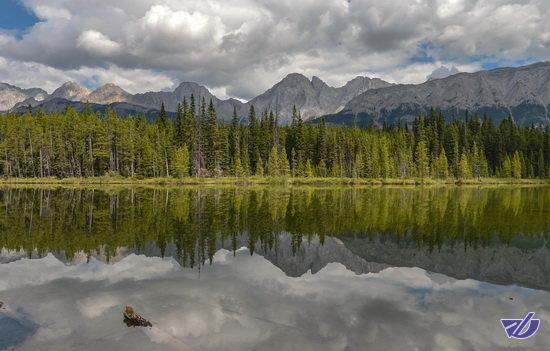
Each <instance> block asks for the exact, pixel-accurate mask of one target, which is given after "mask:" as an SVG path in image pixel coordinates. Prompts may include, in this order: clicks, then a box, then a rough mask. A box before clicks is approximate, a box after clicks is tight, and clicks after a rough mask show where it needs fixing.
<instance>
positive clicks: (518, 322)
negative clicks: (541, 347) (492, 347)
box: [500, 312, 540, 339]
mask: <svg viewBox="0 0 550 351" xmlns="http://www.w3.org/2000/svg"><path fill="white" fill-rule="evenodd" d="M534 316H535V312H529V313H527V315H526V316H525V318H523V319H501V320H500V323H502V326H503V327H504V330H505V331H506V335H508V338H514V339H527V338H530V337H532V336H533V335H535V333H536V332H537V330H538V329H539V324H540V319H533V317H534Z"/></svg>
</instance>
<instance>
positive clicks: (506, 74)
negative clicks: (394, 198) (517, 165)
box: [325, 62, 550, 126]
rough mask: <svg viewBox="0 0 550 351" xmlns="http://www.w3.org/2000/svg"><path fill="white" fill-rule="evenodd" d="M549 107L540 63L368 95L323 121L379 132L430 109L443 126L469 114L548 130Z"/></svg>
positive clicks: (547, 72) (546, 74)
mask: <svg viewBox="0 0 550 351" xmlns="http://www.w3.org/2000/svg"><path fill="white" fill-rule="evenodd" d="M549 106H550V63H549V62H542V63H537V64H533V65H529V66H524V67H518V68H499V69H494V70H490V71H481V72H476V73H459V74H455V75H452V76H449V77H446V78H442V79H433V80H430V81H427V82H425V83H422V84H418V85H412V84H411V85H403V84H400V85H394V86H391V87H386V88H380V89H373V90H368V91H366V92H364V93H362V94H360V95H358V96H356V97H355V98H353V99H351V100H350V101H349V102H348V103H347V104H346V106H345V107H344V108H343V110H342V111H341V112H339V113H336V114H332V115H327V116H326V117H325V119H326V121H327V123H331V124H343V125H352V124H353V123H357V125H360V126H370V125H373V126H381V125H383V124H384V123H396V122H400V123H408V122H411V121H412V120H413V119H414V118H415V117H416V116H418V115H420V114H426V113H427V112H428V111H429V110H430V109H432V108H433V109H436V110H439V111H441V112H442V113H443V114H444V115H445V117H446V118H447V119H448V120H450V119H453V118H464V116H466V114H467V113H470V114H479V115H485V114H486V115H488V116H490V117H491V118H492V119H493V120H494V122H500V121H501V120H502V119H504V118H505V117H507V116H508V115H512V116H513V118H514V120H515V121H516V122H517V123H518V124H519V125H523V126H529V125H550V116H549V115H548V108H549Z"/></svg>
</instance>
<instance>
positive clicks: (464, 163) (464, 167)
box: [460, 153, 472, 179]
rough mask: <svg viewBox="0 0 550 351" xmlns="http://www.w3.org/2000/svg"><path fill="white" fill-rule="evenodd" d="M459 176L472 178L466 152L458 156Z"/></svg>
mask: <svg viewBox="0 0 550 351" xmlns="http://www.w3.org/2000/svg"><path fill="white" fill-rule="evenodd" d="M460 178H462V179H468V178H472V167H471V166H470V161H468V155H466V153H463V154H462V156H460Z"/></svg>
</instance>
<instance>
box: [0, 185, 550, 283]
mask: <svg viewBox="0 0 550 351" xmlns="http://www.w3.org/2000/svg"><path fill="white" fill-rule="evenodd" d="M0 199H1V203H0V205H1V206H2V208H1V209H0V247H1V248H3V249H2V254H1V255H0V262H7V261H12V260H15V259H17V258H19V257H21V256H28V257H42V256H44V255H45V254H47V253H49V252H53V253H54V254H55V255H56V256H57V257H59V258H60V259H62V260H63V261H65V262H71V261H74V260H75V259H78V258H79V257H81V256H82V255H84V256H86V257H88V258H89V257H94V256H95V257H98V258H100V259H102V260H105V261H112V260H113V259H114V260H116V259H120V258H121V257H123V256H121V254H120V252H121V250H122V251H124V252H127V253H129V252H136V253H144V254H146V255H148V256H160V257H164V256H171V257H174V258H176V259H177V261H178V262H179V263H180V264H181V265H182V266H185V267H195V266H197V265H203V264H204V263H208V262H209V261H211V260H212V257H213V255H214V253H215V252H216V251H217V250H218V249H219V248H222V247H223V248H226V249H229V250H232V251H234V250H236V249H237V248H238V247H241V246H246V247H248V248H249V250H250V251H251V253H252V252H260V253H261V254H262V255H264V256H266V257H271V258H270V259H271V260H272V261H273V262H275V261H277V262H279V261H281V260H278V259H277V257H281V256H282V255H285V257H286V260H285V262H288V261H289V260H294V261H295V263H294V267H293V268H288V269H285V272H287V274H288V275H290V276H299V275H301V274H303V273H304V272H305V271H307V269H309V268H312V269H314V271H315V270H319V269H320V268H322V267H323V266H324V265H326V264H327V263H329V262H343V263H344V264H345V265H346V266H347V267H348V268H350V269H351V270H353V271H354V272H356V273H364V272H365V269H364V268H361V267H360V266H361V264H359V263H357V262H356V263H355V264H351V263H345V262H346V261H348V260H350V257H352V258H351V260H355V261H358V260H359V259H363V260H364V261H368V262H376V263H378V264H382V265H396V266H417V267H422V268H425V269H428V270H430V271H440V272H442V273H445V274H446V275H449V276H453V277H456V278H461V279H464V278H474V279H478V280H485V281H490V282H496V283H503V284H512V283H516V284H521V285H525V286H528V287H537V288H544V289H550V282H548V280H547V279H546V277H548V276H549V275H550V254H549V252H548V243H547V240H548V234H549V232H550V188H549V187H525V188H517V187H516V188H511V187H492V188H490V187H489V188H458V187H457V188H449V187H444V188H363V189H358V188H336V189H326V188H323V189H311V188H244V189H242V188H241V189H239V188H225V189H204V188H202V189H197V188H187V189H186V188H179V189H170V188H114V189H107V190H97V189H82V188H80V189H79V188H56V189H36V188H35V189H33V188H4V189H1V190H0ZM335 238H337V239H338V242H340V243H343V246H344V247H343V248H342V247H341V246H342V245H329V246H327V247H326V248H324V249H323V248H320V249H317V250H321V251H322V252H316V253H314V252H310V251H311V250H309V251H307V245H305V244H307V243H310V242H312V241H318V242H320V243H321V244H323V243H325V242H326V241H327V240H328V239H330V241H331V243H332V242H333V241H334V239H335ZM281 240H283V241H284V243H283V245H278V243H279V242H280V241H281ZM279 246H282V247H284V248H285V249H284V250H282V249H280V248H279ZM304 250H306V251H307V252H308V254H307V255H309V256H311V255H316V257H317V258H318V259H317V261H316V262H313V260H312V259H311V257H305V256H304V252H306V251H304ZM307 255H306V256H307ZM117 257H118V258H117ZM277 262H275V263H276V264H277V265H278V266H281V265H284V264H287V263H285V262H282V263H281V262H279V263H277ZM312 265H313V266H312Z"/></svg>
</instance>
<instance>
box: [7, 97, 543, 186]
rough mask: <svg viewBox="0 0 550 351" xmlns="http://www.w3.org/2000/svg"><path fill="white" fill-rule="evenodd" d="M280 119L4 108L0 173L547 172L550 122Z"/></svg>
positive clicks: (197, 108)
mask: <svg viewBox="0 0 550 351" xmlns="http://www.w3.org/2000/svg"><path fill="white" fill-rule="evenodd" d="M293 111H294V112H293V116H292V123H291V124H290V125H288V126H280V125H279V123H278V118H277V115H276V114H274V113H273V112H272V111H261V112H256V111H255V109H254V106H251V108H250V110H249V112H248V115H247V116H238V115H237V113H236V112H234V113H233V118H232V121H231V122H230V123H224V122H220V121H219V120H218V118H217V115H216V110H215V108H214V106H213V104H212V102H211V101H210V103H209V104H207V102H206V101H205V100H204V99H200V101H195V98H194V97H193V96H190V98H189V99H187V98H186V99H184V100H183V101H182V103H181V104H180V105H179V107H178V111H177V113H176V114H175V116H174V117H173V118H169V117H168V114H167V112H166V111H165V109H164V105H162V106H161V109H160V112H159V114H158V116H157V117H156V118H155V119H154V120H152V121H148V120H147V119H146V118H145V117H144V116H129V117H120V116H118V115H117V113H116V112H115V111H114V110H113V109H107V110H106V112H105V113H104V114H100V113H94V112H92V111H91V109H85V110H84V111H83V112H76V111H75V110H73V109H72V108H70V107H68V108H67V109H66V110H65V111H64V112H63V113H45V112H43V111H41V110H37V111H31V110H30V109H29V111H28V112H27V113H25V114H7V115H4V116H0V160H1V162H0V176H3V177H6V178H13V177H18V178H28V177H34V178H39V177H57V178H70V177H97V176H104V175H118V176H124V177H132V178H136V179H142V178H153V177H155V178H156V177H174V178H185V177H248V176H265V177H337V178H341V177H349V178H372V179H378V178H381V179H384V178H386V179H387V178H402V179H404V178H419V179H427V178H433V179H448V178H455V179H468V178H487V177H499V178H548V177H549V176H550V128H548V127H546V128H540V127H527V128H523V127H518V126H516V124H515V123H514V120H513V119H512V117H509V118H507V119H505V120H503V121H502V122H501V123H500V124H499V125H494V124H493V122H492V121H491V118H490V117H489V116H484V117H481V116H476V115H472V116H470V117H467V118H466V119H465V120H460V121H459V120H456V121H452V122H446V121H445V119H444V116H442V115H441V114H439V113H437V112H436V111H431V112H430V113H428V114H427V115H426V116H419V117H418V118H416V119H415V121H414V123H413V124H412V125H409V126H405V125H387V126H384V127H383V128H368V129H363V128H358V127H353V128H345V127H336V126H327V125H326V124H325V123H324V121H321V123H319V124H316V125H314V124H310V123H306V122H304V121H303V120H302V118H301V115H300V111H298V110H297V109H296V108H294V110H293Z"/></svg>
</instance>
